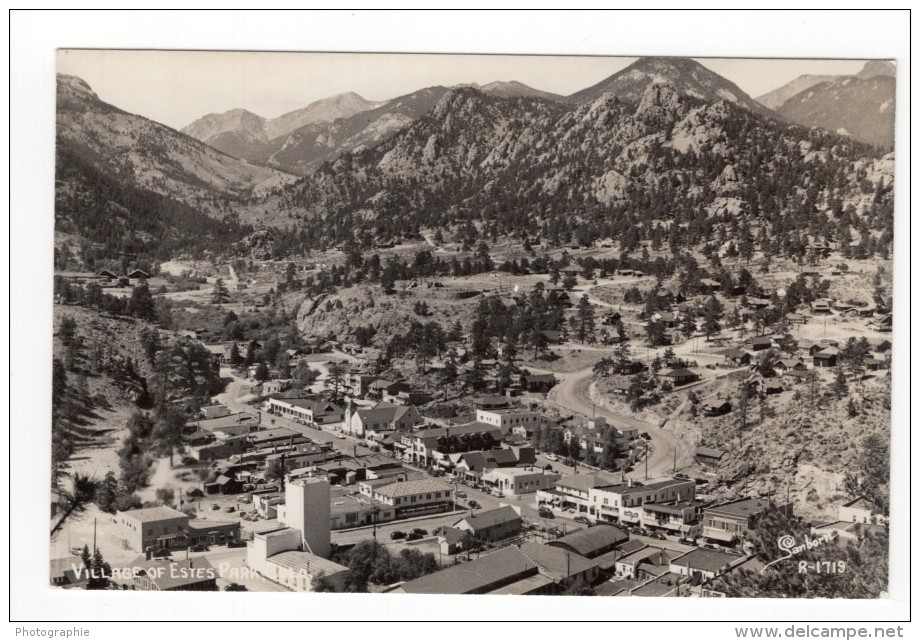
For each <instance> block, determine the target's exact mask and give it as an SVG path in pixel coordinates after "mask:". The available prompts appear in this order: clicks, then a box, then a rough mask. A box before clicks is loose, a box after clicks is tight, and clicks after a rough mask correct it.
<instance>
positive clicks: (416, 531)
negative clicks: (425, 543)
mask: <svg viewBox="0 0 920 641" xmlns="http://www.w3.org/2000/svg"><path fill="white" fill-rule="evenodd" d="M410 534H421V535H422V536H428V530H426V529H424V528H420V527H414V528H412V531H411V532H410Z"/></svg>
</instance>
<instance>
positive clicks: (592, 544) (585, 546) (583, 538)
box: [547, 525, 629, 559]
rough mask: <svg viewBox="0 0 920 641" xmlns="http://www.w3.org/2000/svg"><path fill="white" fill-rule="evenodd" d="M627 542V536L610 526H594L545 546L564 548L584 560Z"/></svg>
mask: <svg viewBox="0 0 920 641" xmlns="http://www.w3.org/2000/svg"><path fill="white" fill-rule="evenodd" d="M628 540H629V535H628V534H627V533H626V532H624V531H623V530H621V529H620V528H618V527H614V526H612V525H596V526H594V527H589V528H586V529H584V530H579V531H578V532H574V533H573V534H567V535H566V536H563V537H561V538H558V539H556V540H555V541H550V542H549V543H547V545H552V546H557V547H558V546H562V545H564V546H566V547H569V548H571V549H573V550H574V551H575V552H577V553H578V554H580V555H581V556H583V557H586V558H589V559H590V558H592V557H593V556H596V555H597V553H598V552H599V551H601V550H603V549H604V548H608V547H610V546H614V545H619V544H621V543H625V542H626V541H628Z"/></svg>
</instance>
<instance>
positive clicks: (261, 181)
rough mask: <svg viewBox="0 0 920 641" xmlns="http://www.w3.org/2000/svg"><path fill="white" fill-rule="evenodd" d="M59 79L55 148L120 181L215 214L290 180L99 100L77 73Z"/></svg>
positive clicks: (290, 178) (280, 172)
mask: <svg viewBox="0 0 920 641" xmlns="http://www.w3.org/2000/svg"><path fill="white" fill-rule="evenodd" d="M57 80H58V82H57V144H58V147H59V148H66V149H68V150H70V151H71V152H73V153H74V154H76V155H77V156H79V157H80V158H82V159H83V160H85V161H86V162H87V163H89V164H90V165H91V166H92V167H94V168H95V169H97V170H99V171H101V172H103V173H105V174H106V175H108V176H111V177H114V178H117V179H118V180H119V181H120V182H121V183H122V184H131V185H133V186H136V187H140V188H144V189H149V190H151V191H153V192H155V193H158V194H161V195H165V196H168V197H170V198H175V199H177V200H179V201H182V202H184V203H186V204H188V205H191V206H194V207H199V208H201V209H203V210H207V211H208V212H210V213H214V214H220V212H221V207H222V206H224V207H225V206H226V205H227V204H228V203H229V201H231V200H238V199H240V198H243V197H248V196H249V195H251V194H253V193H259V192H261V191H263V190H267V189H270V188H273V187H277V186H279V185H282V184H284V183H287V182H291V181H292V180H293V177H292V176H290V175H289V174H286V173H284V172H282V171H278V170H276V169H269V168H266V167H257V166H254V165H250V164H248V163H245V162H242V161H240V160H237V159H236V158H232V157H230V156H228V155H226V154H224V153H221V152H219V151H217V150H216V149H214V148H212V147H209V146H207V145H205V144H204V143H202V142H199V141H198V140H195V139H194V138H191V137H190V136H187V135H185V134H183V133H180V132H178V131H176V130H174V129H171V128H169V127H167V126H165V125H161V124H160V123H157V122H154V121H152V120H148V119H147V118H144V117H142V116H137V115H134V114H130V113H127V112H125V111H122V110H121V109H118V108H117V107H114V106H112V105H110V104H108V103H106V102H103V101H102V100H100V99H99V97H98V96H97V95H96V94H95V92H93V90H92V89H91V88H90V86H89V85H88V84H87V83H86V82H85V81H83V80H82V79H80V78H77V77H75V76H67V75H61V74H59V75H58V78H57Z"/></svg>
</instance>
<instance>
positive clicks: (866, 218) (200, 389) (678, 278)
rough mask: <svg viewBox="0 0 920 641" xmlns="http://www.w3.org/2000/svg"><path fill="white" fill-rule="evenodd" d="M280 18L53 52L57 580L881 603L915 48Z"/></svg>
mask: <svg viewBox="0 0 920 641" xmlns="http://www.w3.org/2000/svg"><path fill="white" fill-rule="evenodd" d="M650 19H651V18H650ZM139 44H142V42H141V41H139ZM306 44H308V43H305V46H304V47H303V48H302V50H300V51H296V50H273V49H272V48H271V47H265V48H263V49H261V50H242V49H239V50H237V49H235V48H231V49H223V50H219V49H207V48H200V47H198V46H195V43H189V46H188V47H187V48H185V49H179V48H154V47H144V46H140V47H136V48H124V47H112V48H109V47H98V48H97V47H82V46H74V47H67V46H60V47H56V49H55V51H54V52H53V60H54V63H53V64H54V71H53V76H54V77H53V82H52V79H51V78H46V79H44V81H45V85H46V86H49V87H50V86H51V84H53V87H54V98H53V122H46V123H43V126H45V127H47V128H53V131H54V133H53V149H51V150H48V153H49V154H50V158H53V167H54V169H53V184H46V185H44V189H45V190H46V193H47V197H46V203H47V205H46V206H43V207H42V208H41V209H40V210H39V211H37V212H34V214H33V215H34V216H36V217H38V216H40V217H44V218H47V219H48V225H49V226H50V225H51V222H50V221H51V220H52V219H53V233H52V234H50V235H49V236H48V237H47V238H41V239H36V241H35V242H36V243H38V242H39V241H40V242H42V243H46V244H52V243H53V261H52V264H48V265H40V266H39V268H40V270H44V271H38V272H37V274H38V277H40V278H42V279H45V280H48V281H52V282H53V289H48V288H45V289H43V290H42V291H49V296H50V300H48V301H42V304H43V305H44V307H43V309H44V310H46V316H47V317H48V320H47V322H45V323H44V324H43V325H42V327H48V328H49V330H50V333H48V334H46V335H42V336H41V337H40V340H42V341H44V342H45V343H46V344H49V345H50V352H45V353H48V354H49V356H48V358H47V359H45V358H44V357H43V360H40V361H39V360H37V359H36V360H34V361H33V362H31V363H30V365H29V366H30V368H35V369H38V370H42V371H44V372H46V373H48V374H50V376H46V377H47V378H48V380H49V381H50V389H49V390H48V393H42V395H41V396H40V397H39V398H38V400H37V401H32V402H35V403H38V404H39V405H43V404H47V403H48V401H50V407H46V408H44V414H40V416H48V417H49V421H50V422H49V423H48V424H44V423H43V422H39V423H34V422H33V424H32V425H31V426H30V430H32V431H34V432H36V433H37V434H39V436H38V437H36V440H37V441H38V443H39V445H38V446H37V447H43V448H46V450H47V451H48V452H49V454H48V456H47V458H46V459H43V460H46V461H48V466H47V472H43V474H42V476H43V478H44V487H32V488H31V489H29V490H28V491H29V496H30V501H31V504H32V505H33V506H34V509H35V512H36V513H38V512H40V511H42V510H45V509H48V508H45V507H44V506H45V505H49V503H50V512H49V513H48V514H47V517H43V518H48V521H47V526H46V527H47V530H45V532H46V534H45V536H48V539H47V546H46V547H47V549H48V554H49V556H48V562H49V563H48V565H44V566H43V568H48V570H45V571H48V572H49V574H48V575H47V578H46V579H45V580H44V583H45V585H46V587H47V589H48V590H50V591H52V592H54V593H58V592H63V593H64V595H62V596H58V595H57V594H56V595H55V596H57V597H58V598H65V599H66V593H67V592H76V591H89V590H106V591H110V592H112V593H114V592H126V591H127V592H135V593H136V592H145V593H146V592H163V591H194V592H245V593H278V594H275V595H272V596H271V599H284V598H288V599H289V598H290V596H288V597H282V596H281V593H289V594H290V593H314V594H306V595H303V596H302V597H300V598H301V599H302V600H304V601H303V602H304V603H310V602H311V600H312V599H317V598H319V599H322V598H324V597H323V596H319V595H318V594H315V593H333V594H336V595H341V599H342V600H341V601H339V602H340V603H345V604H347V603H348V599H349V598H352V599H361V601H360V602H361V603H366V602H367V601H368V600H370V599H373V598H379V599H386V603H388V604H392V605H393V606H394V607H399V603H400V600H401V599H405V600H408V601H407V602H411V600H412V599H415V598H418V597H419V596H431V595H440V596H445V595H447V596H450V597H454V596H460V595H477V596H476V597H473V598H470V599H464V600H463V601H462V603H464V604H465V603H471V604H472V605H473V606H475V604H476V601H477V599H491V600H490V601H489V602H490V603H493V604H494V603H501V601H500V599H503V598H504V599H508V598H510V597H514V596H516V597H529V598H533V599H535V601H534V603H542V602H543V601H540V600H539V599H537V597H549V598H550V602H552V599H554V598H565V597H594V598H593V599H588V600H586V601H585V602H589V603H590V604H591V607H595V608H598V609H599V611H604V609H605V608H606V609H607V610H606V611H607V612H608V616H610V617H611V618H616V616H617V615H616V614H615V613H616V612H624V611H628V610H629V608H631V607H632V605H631V603H633V602H638V603H645V604H647V603H648V601H647V600H643V599H641V597H652V598H664V597H672V598H682V599H684V600H685V601H686V600H687V599H694V600H697V601H696V602H697V603H705V604H706V605H707V606H708V602H707V600H711V599H742V598H743V599H763V600H765V601H767V600H772V599H785V600H796V599H805V600H835V601H843V600H851V601H854V602H861V601H879V602H885V601H887V600H889V599H890V597H891V594H890V591H891V572H892V563H891V560H890V559H891V554H892V536H893V535H894V532H893V531H892V523H894V522H896V518H897V517H898V516H899V515H898V514H896V512H897V510H899V509H900V510H903V511H902V512H901V514H900V518H901V519H902V520H901V521H900V522H901V523H903V522H904V520H903V519H905V518H906V514H905V511H906V510H907V508H908V506H907V505H906V504H905V503H904V502H903V501H902V502H901V503H900V504H897V505H895V504H894V502H893V500H892V495H893V491H894V485H895V481H894V479H893V476H892V458H893V455H894V456H895V457H898V456H902V461H906V460H907V457H908V456H909V453H908V451H907V449H901V450H900V451H896V450H895V449H894V448H893V446H892V442H893V441H892V432H893V430H905V429H909V427H908V426H909V422H905V423H903V424H902V423H894V424H893V421H892V412H893V410H892V398H893V392H892V389H893V385H894V383H895V381H896V379H897V377H899V376H901V377H906V376H908V372H907V370H906V369H905V365H906V363H905V359H906V358H907V353H908V352H907V350H908V349H909V332H908V331H906V330H907V327H908V326H909V310H907V309H904V308H903V307H901V306H900V303H904V302H905V301H899V305H896V304H895V289H894V284H895V280H896V269H897V267H896V262H895V259H896V254H899V253H901V252H903V253H904V255H902V256H901V258H904V257H905V256H906V255H907V253H908V252H909V239H908V238H899V239H898V240H897V241H896V238H895V236H896V234H895V229H896V211H898V212H900V213H899V214H898V216H907V215H908V213H907V212H908V207H909V203H908V202H900V201H897V202H896V198H895V194H896V189H895V167H896V165H898V164H899V163H902V162H905V160H904V158H905V156H904V154H905V153H907V152H909V139H904V140H901V139H898V144H896V136H895V130H896V128H895V117H896V115H898V117H899V118H900V117H901V115H900V114H899V112H900V110H901V109H902V108H907V107H909V105H902V104H900V103H898V101H897V100H896V94H897V90H898V88H899V85H900V84H901V83H906V82H908V81H909V80H908V78H907V76H906V75H905V71H907V70H909V61H907V60H902V59H898V58H896V57H893V56H890V57H878V56H862V57H860V56H859V53H860V49H859V47H858V46H855V45H854V46H853V48H852V50H850V51H847V50H840V53H839V54H838V55H837V56H834V57H828V56H822V57H805V56H803V57H796V56H794V55H790V56H783V57H775V56H774V57H765V56H760V55H736V54H735V53H734V52H733V53H732V55H725V56H713V55H699V56H698V55H694V50H693V47H692V46H688V51H687V53H686V55H674V54H673V53H671V52H670V51H669V50H668V49H667V48H666V47H664V46H663V47H662V51H661V52H660V54H659V53H658V52H656V51H654V43H650V44H648V45H647V46H646V47H645V49H651V51H650V52H649V53H648V54H647V55H632V54H633V53H634V52H635V51H636V48H633V49H626V50H617V49H615V48H614V49H610V48H608V49H606V50H605V51H606V54H605V55H590V56H588V55H550V54H544V55H532V54H531V55H528V54H529V53H530V52H528V51H526V50H525V51H522V52H521V53H520V54H517V55H514V54H511V53H495V54H490V55H486V54H482V53H479V54H472V53H464V52H460V51H458V52H457V53H415V52H413V48H412V47H406V48H405V51H404V52H385V51H379V52H357V51H353V52H347V51H331V50H330V51H319V50H311V47H309V46H306ZM701 50H702V48H701ZM794 53H795V51H794V50H791V51H790V54H794ZM902 144H903V146H902ZM899 156H900V157H899ZM898 193H899V194H900V193H902V192H898ZM46 249H48V251H47V252H45V253H44V254H43V255H46V256H48V255H50V254H49V252H50V247H48V248H46ZM23 277H25V278H27V279H29V280H31V277H30V276H28V275H27V274H25V273H24V272H19V276H17V278H23ZM902 277H903V278H909V276H907V274H905V273H902V274H900V275H898V276H897V278H898V279H900V278H902ZM902 291H903V290H902ZM896 308H897V310H898V312H899V313H901V310H902V309H904V312H905V314H904V315H905V316H906V317H905V318H898V317H896V314H895V310H896ZM895 326H897V328H898V331H897V336H896V337H895V332H894V331H893V328H894V327H895ZM902 382H903V381H902ZM45 399H47V400H45ZM901 400H902V401H906V400H907V399H904V398H902V399H901ZM49 410H50V412H49ZM901 416H903V414H902V415H901ZM902 438H903V434H902ZM900 442H901V443H904V442H905V441H903V440H902V441H900ZM904 465H906V463H904ZM899 482H901V483H905V484H906V479H900V481H899ZM900 489H901V490H906V487H901V488H900ZM45 501H49V503H45ZM904 535H906V531H905V532H903V533H902V537H903V536H904ZM900 540H901V541H902V543H903V542H904V541H905V539H904V538H901V539H900ZM902 558H903V557H902ZM41 562H42V561H41V557H40V556H39V557H33V558H31V559H30V561H29V563H30V564H32V565H34V566H35V573H36V575H37V574H38V572H39V570H38V565H39V563H41ZM359 595H364V596H359ZM163 596H164V595H147V597H146V598H147V599H148V600H147V601H145V602H146V603H150V604H155V603H156V600H157V599H158V598H163ZM610 597H616V599H613V600H611V599H610ZM635 597H640V599H635ZM119 598H121V597H120V596H118V595H115V594H109V595H107V596H106V597H105V600H106V602H111V601H115V602H117V601H118V599H119ZM232 598H233V599H236V600H237V601H235V602H240V603H243V602H245V599H247V598H250V599H251V598H255V595H248V594H247V595H241V596H237V597H232ZM271 599H269V600H271ZM83 602H85V599H84V600H83ZM288 602H290V601H288ZM509 602H510V601H509ZM516 602H517V601H516ZM578 602H579V603H580V602H582V599H579V600H578ZM458 603H459V602H458ZM525 603H526V601H525ZM723 603H724V602H723ZM115 607H117V606H115ZM152 607H157V606H155V605H153V606H152ZM493 607H495V606H493ZM313 616H317V615H316V614H314V615H313ZM405 616H412V615H411V614H407V615H405ZM533 616H539V615H538V614H534V615H533Z"/></svg>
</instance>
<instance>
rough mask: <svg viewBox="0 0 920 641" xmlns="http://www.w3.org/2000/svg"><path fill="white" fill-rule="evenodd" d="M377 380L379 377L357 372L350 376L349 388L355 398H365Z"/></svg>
mask: <svg viewBox="0 0 920 641" xmlns="http://www.w3.org/2000/svg"><path fill="white" fill-rule="evenodd" d="M376 380H377V377H376V376H373V375H371V374H362V373H360V372H355V373H351V374H349V375H348V387H349V388H350V389H351V393H352V395H353V396H357V397H361V398H363V397H364V396H367V394H368V392H369V391H370V384H371V383H373V382H374V381H376Z"/></svg>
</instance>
